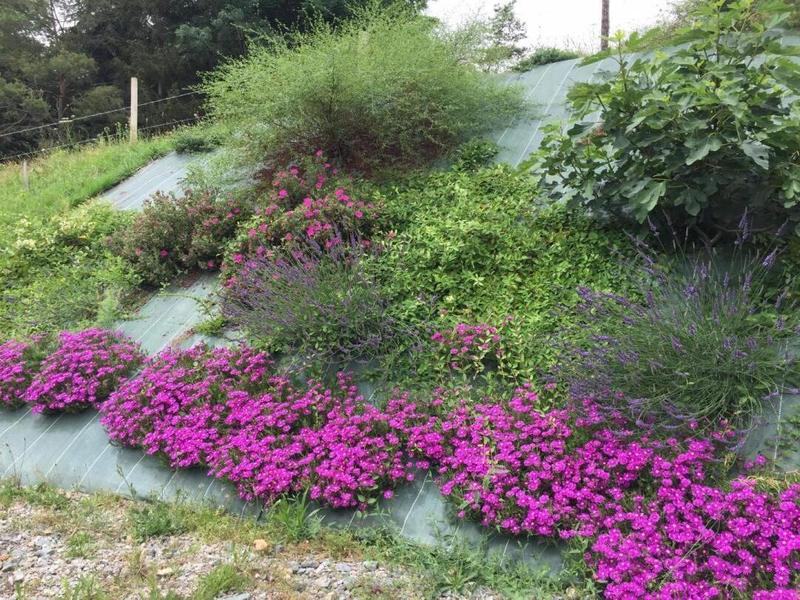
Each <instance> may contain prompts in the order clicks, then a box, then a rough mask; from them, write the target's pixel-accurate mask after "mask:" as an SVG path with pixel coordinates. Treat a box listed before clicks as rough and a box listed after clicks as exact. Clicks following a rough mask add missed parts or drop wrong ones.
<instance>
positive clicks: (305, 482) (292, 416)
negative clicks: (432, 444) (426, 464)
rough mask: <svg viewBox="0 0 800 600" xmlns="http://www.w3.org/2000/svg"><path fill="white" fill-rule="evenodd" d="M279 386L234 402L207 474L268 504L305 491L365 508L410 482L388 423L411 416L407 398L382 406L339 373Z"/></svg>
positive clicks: (342, 505)
mask: <svg viewBox="0 0 800 600" xmlns="http://www.w3.org/2000/svg"><path fill="white" fill-rule="evenodd" d="M280 383H281V384H280V385H279V386H276V389H274V390H271V391H270V392H268V393H266V394H264V395H262V396H260V397H259V398H257V399H255V401H254V402H248V401H247V400H246V399H244V398H237V399H235V400H234V401H233V402H232V404H231V412H230V415H229V417H228V419H227V420H226V423H225V424H226V426H227V427H228V434H227V435H226V436H224V437H223V440H222V444H221V445H220V447H219V448H218V450H217V451H215V452H213V453H212V455H211V458H210V463H211V472H212V473H213V474H214V475H215V476H216V477H219V478H224V479H227V480H229V481H232V482H233V483H234V484H235V485H236V486H237V489H238V490H239V493H240V494H241V495H242V497H243V498H245V499H254V498H260V499H263V500H267V501H270V500H274V499H276V498H277V497H279V496H280V495H282V494H285V493H289V492H295V493H299V492H302V491H303V490H306V489H308V490H310V497H311V498H312V499H314V500H317V501H320V502H322V503H324V504H327V505H328V506H332V507H334V508H353V507H357V508H359V509H366V508H367V506H369V505H370V504H373V503H374V502H375V501H376V500H377V498H378V497H379V496H380V495H381V494H383V493H385V492H386V490H387V489H389V488H391V487H393V486H395V485H396V484H397V483H398V482H400V481H404V480H410V479H413V475H412V469H413V467H414V466H415V464H414V463H413V462H411V461H410V460H409V459H408V456H407V453H406V452H405V445H404V444H403V437H402V435H401V433H400V432H397V431H394V430H393V428H392V426H391V424H392V423H393V422H395V423H406V422H408V421H409V420H410V419H413V418H415V417H416V413H414V411H413V409H409V407H408V403H407V401H408V398H407V396H401V397H400V399H396V400H393V401H392V402H390V403H389V404H388V406H387V408H386V409H385V410H380V409H378V408H376V407H374V406H371V405H369V404H368V403H366V402H365V401H364V399H363V398H362V397H361V396H359V395H358V391H357V388H356V387H355V386H354V385H353V383H352V380H351V379H350V378H349V377H348V376H346V375H344V374H342V373H340V374H339V375H338V381H337V385H336V386H334V388H333V389H330V388H325V387H324V386H323V385H322V384H321V383H318V382H313V381H312V382H309V384H308V387H307V388H306V389H304V390H296V389H293V388H292V387H291V386H290V385H289V383H288V381H285V380H284V381H281V382H280Z"/></svg>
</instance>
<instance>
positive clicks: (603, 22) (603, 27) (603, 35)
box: [600, 0, 610, 50]
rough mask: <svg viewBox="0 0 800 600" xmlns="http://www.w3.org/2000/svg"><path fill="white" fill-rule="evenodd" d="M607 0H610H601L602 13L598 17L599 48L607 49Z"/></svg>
mask: <svg viewBox="0 0 800 600" xmlns="http://www.w3.org/2000/svg"><path fill="white" fill-rule="evenodd" d="M609 1H610V0H602V3H603V13H602V16H601V17H600V49H601V50H607V49H608V33H609V32H608V11H609V6H608V4H609Z"/></svg>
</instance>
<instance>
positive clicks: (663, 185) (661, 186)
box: [633, 181, 667, 221]
mask: <svg viewBox="0 0 800 600" xmlns="http://www.w3.org/2000/svg"><path fill="white" fill-rule="evenodd" d="M666 192H667V182H666V181H658V182H651V184H650V185H648V186H647V187H645V188H644V189H643V190H642V191H640V192H639V193H638V194H637V195H636V196H635V197H634V198H633V201H634V202H635V203H636V204H637V208H636V211H635V212H636V217H637V218H638V219H639V220H640V221H644V219H645V217H647V215H648V213H649V212H650V211H651V210H653V209H654V208H655V207H656V205H657V204H658V201H659V199H660V198H661V197H662V196H663V195H664V194H665V193H666Z"/></svg>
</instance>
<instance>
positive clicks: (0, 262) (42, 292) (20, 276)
mask: <svg viewBox="0 0 800 600" xmlns="http://www.w3.org/2000/svg"><path fill="white" fill-rule="evenodd" d="M130 222H131V215H129V214H126V213H122V212H119V211H116V210H114V209H113V208H111V206H110V205H108V204H105V203H90V204H87V205H84V206H82V207H80V208H77V209H74V210H71V211H68V212H66V213H64V214H62V215H57V216H54V217H51V218H49V219H44V220H35V219H23V220H20V221H19V222H18V223H17V226H16V227H15V228H14V230H13V232H11V233H12V234H13V237H14V239H15V241H14V243H13V244H11V245H9V246H7V247H5V248H3V249H1V250H0V277H2V279H3V284H4V285H3V289H2V292H0V295H1V296H2V301H1V302H0V330H2V331H3V335H4V336H6V337H26V336H28V335H30V334H32V333H51V332H53V331H58V330H62V329H73V328H81V327H85V326H89V325H92V324H93V323H94V322H95V320H96V319H97V318H98V316H99V314H100V312H101V311H102V312H104V313H105V314H106V315H107V317H106V318H108V315H111V314H117V313H118V312H119V309H120V308H121V304H123V303H124V302H125V300H126V299H127V298H128V296H129V294H130V292H131V291H132V290H133V289H134V288H135V286H136V285H137V284H138V281H139V279H138V277H137V276H136V274H135V273H134V272H133V271H132V270H131V269H130V267H129V266H128V265H127V264H126V263H125V261H123V260H122V259H120V258H119V257H117V256H114V255H113V254H112V253H111V252H109V250H108V248H107V246H106V239H107V238H108V237H109V236H110V235H113V234H114V233H115V232H117V231H120V230H122V229H125V228H126V227H127V226H128V225H129V224H130Z"/></svg>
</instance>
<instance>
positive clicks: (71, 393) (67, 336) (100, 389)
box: [25, 329, 144, 413]
mask: <svg viewBox="0 0 800 600" xmlns="http://www.w3.org/2000/svg"><path fill="white" fill-rule="evenodd" d="M143 360H144V354H143V353H142V351H141V349H140V348H139V346H138V345H137V344H136V343H135V342H133V341H131V340H130V339H128V338H126V337H125V336H124V335H122V334H121V333H115V332H111V331H106V330H104V329H85V330H83V331H78V332H71V331H64V332H62V333H61V334H59V336H58V344H57V346H56V349H55V350H54V351H53V352H52V353H51V354H50V355H49V356H48V357H47V358H45V359H44V361H42V364H41V370H40V371H39V372H38V373H37V374H36V375H35V376H34V377H33V380H32V382H31V385H30V387H28V389H27V391H26V392H25V401H26V402H28V403H29V404H31V405H32V410H33V412H35V413H42V412H47V413H50V412H57V411H78V410H82V409H85V408H88V407H99V405H100V403H101V402H102V401H103V400H105V399H106V398H107V397H108V395H109V394H110V393H111V392H112V391H113V390H114V389H115V388H116V387H117V386H118V385H119V384H120V382H121V381H123V379H124V378H125V376H126V375H129V374H130V373H131V372H132V371H134V370H135V369H136V368H137V367H138V366H139V365H140V364H141V363H142V361H143Z"/></svg>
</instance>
